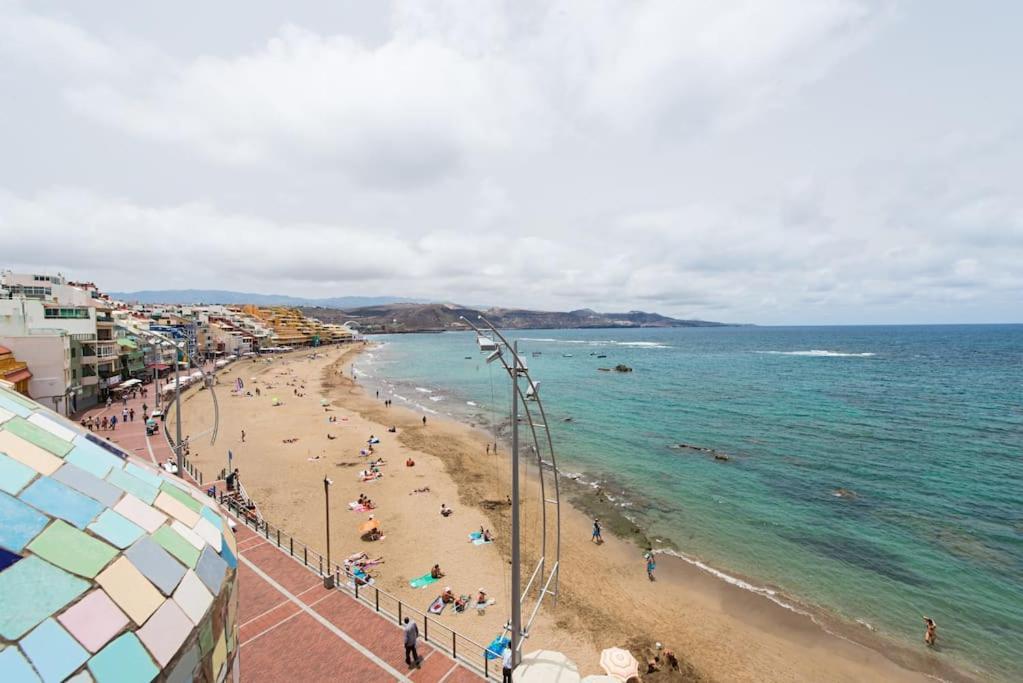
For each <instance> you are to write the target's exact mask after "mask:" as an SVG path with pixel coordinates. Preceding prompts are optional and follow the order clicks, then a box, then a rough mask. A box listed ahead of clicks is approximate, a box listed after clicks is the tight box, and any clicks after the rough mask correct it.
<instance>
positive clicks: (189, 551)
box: [152, 526, 199, 568]
mask: <svg viewBox="0 0 1023 683" xmlns="http://www.w3.org/2000/svg"><path fill="white" fill-rule="evenodd" d="M152 539H153V540H154V541H156V542H157V543H159V544H160V545H161V546H163V549H164V550H166V551H167V552H169V553H170V554H171V555H173V556H174V557H176V558H178V559H179V560H181V563H182V564H184V565H185V566H186V567H189V568H192V567H195V563H196V562H197V561H198V560H199V551H198V550H196V549H195V546H194V545H192V544H191V543H189V542H188V541H186V540H185V539H184V538H183V537H182V536H181V534H179V533H178V532H176V531H174V529H171V528H170V527H169V526H162V527H160V528H159V529H157V530H156V533H155V534H153V536H152Z"/></svg>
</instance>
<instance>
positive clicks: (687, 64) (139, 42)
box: [0, 0, 1023, 324]
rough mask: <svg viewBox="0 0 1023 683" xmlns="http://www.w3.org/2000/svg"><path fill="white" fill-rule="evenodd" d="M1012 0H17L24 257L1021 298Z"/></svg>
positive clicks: (424, 277)
mask: <svg viewBox="0 0 1023 683" xmlns="http://www.w3.org/2000/svg"><path fill="white" fill-rule="evenodd" d="M1021 23H1023V5H1020V4H1019V3H1014V2H997V1H994V0H992V1H991V2H986V3H983V7H981V6H978V5H974V4H971V3H963V2H943V1H940V0H932V1H923V0H920V1H917V2H912V1H908V0H907V1H904V2H895V1H892V2H884V1H878V2H868V1H866V0H810V1H806V2H797V1H794V0H772V1H771V2H759V1H756V0H749V1H741V2H731V1H725V0H708V1H702V0H690V1H686V2H679V1H678V0H551V1H548V2H533V1H532V0H510V1H508V2H486V1H484V0H465V1H441V2H431V3H422V2H403V1H399V2H357V1H355V0H321V1H316V2H314V1H311V0H292V1H291V2H288V3H276V2H274V3H271V2H258V1H253V0H244V1H239V0H222V1H220V2H216V3H209V2H193V1H191V0H179V1H178V2H174V3H123V2H113V1H112V0H90V2H87V3H58V2H48V1H45V0H40V1H38V2H17V1H12V0H0V88H2V92H3V94H4V95H3V98H2V104H0V151H2V157H3V163H0V267H4V268H11V269H13V270H15V271H18V272H23V271H33V272H56V271H60V272H63V273H65V274H67V275H69V276H71V277H75V278H82V279H90V280H93V281H95V282H97V283H98V284H99V285H100V287H101V288H102V289H105V290H109V291H133V290H141V289H178V288H200V289H230V290H235V291H246V292H259V293H268V294H269V293H274V294H291V295H297V296H307V297H329V296H348V295H370V296H374V295H393V296H405V297H411V298H416V299H430V300H438V301H452V302H458V303H467V304H488V305H495V306H508V307H529V308H543V309H553V310H568V309H575V308H584V307H587V308H593V309H596V310H601V311H621V310H637V309H638V310H647V311H657V312H659V313H662V314H666V315H675V316H679V317H686V318H702V319H707V320H720V321H727V322H743V323H756V324H857V323H864V324H884V323H953V322H963V323H980V322H1023V95H1021V93H1023V90H1021V89H1020V87H1019V83H1020V75H1019V67H1020V64H1021V63H1023V42H1020V41H1019V36H1018V27H1019V26H1020V25H1021Z"/></svg>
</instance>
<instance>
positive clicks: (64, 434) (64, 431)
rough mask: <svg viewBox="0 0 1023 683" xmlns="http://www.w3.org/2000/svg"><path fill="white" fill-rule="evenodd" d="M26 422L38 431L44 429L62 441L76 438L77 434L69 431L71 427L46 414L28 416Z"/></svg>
mask: <svg viewBox="0 0 1023 683" xmlns="http://www.w3.org/2000/svg"><path fill="white" fill-rule="evenodd" d="M28 421H29V422H31V423H32V424H34V425H35V426H36V427H39V428H40V429H45V430H46V431H48V432H49V433H50V434H53V435H54V436H55V437H57V438H58V439H60V440H62V441H72V440H73V439H74V438H75V437H76V436H78V432H76V431H75V430H73V429H71V427H68V426H67V425H64V424H62V423H60V422H58V421H57V419H56V418H53V417H50V416H49V415H47V414H46V413H40V412H35V413H32V414H31V415H30V416H29V418H28Z"/></svg>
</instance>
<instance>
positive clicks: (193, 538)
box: [170, 520, 206, 552]
mask: <svg viewBox="0 0 1023 683" xmlns="http://www.w3.org/2000/svg"><path fill="white" fill-rule="evenodd" d="M197 523H198V522H197ZM170 527H171V529H173V530H174V531H176V532H178V533H179V534H180V535H181V538H183V539H185V540H186V541H188V542H189V543H190V544H191V546H192V547H193V548H195V549H196V550H198V551H199V552H202V549H203V548H205V547H206V541H204V540H202V536H200V535H199V534H197V533H195V532H194V531H192V530H191V529H189V528H188V527H187V526H185V525H184V524H182V523H181V522H179V521H177V520H174V521H173V522H171V525H170Z"/></svg>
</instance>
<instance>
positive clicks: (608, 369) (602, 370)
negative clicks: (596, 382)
mask: <svg viewBox="0 0 1023 683" xmlns="http://www.w3.org/2000/svg"><path fill="white" fill-rule="evenodd" d="M597 369H598V370H600V371H601V372H611V368H597Z"/></svg>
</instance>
